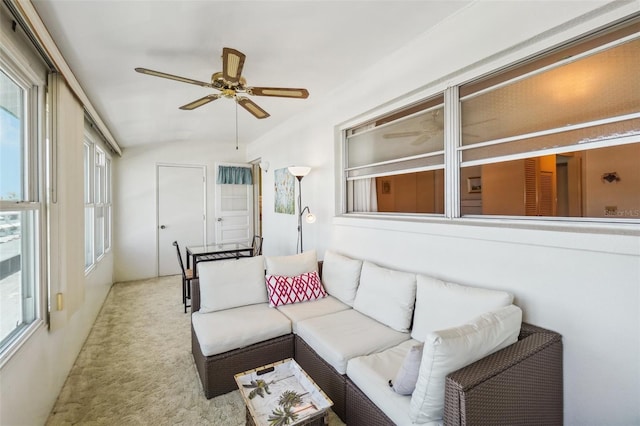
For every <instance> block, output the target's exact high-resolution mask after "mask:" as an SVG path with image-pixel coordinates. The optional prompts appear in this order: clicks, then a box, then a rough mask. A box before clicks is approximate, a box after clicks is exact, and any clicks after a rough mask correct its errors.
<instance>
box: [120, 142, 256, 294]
mask: <svg viewBox="0 0 640 426" xmlns="http://www.w3.org/2000/svg"><path fill="white" fill-rule="evenodd" d="M244 151H245V150H244V147H243V146H240V149H239V150H236V148H235V143H229V144H228V146H227V145H220V144H215V143H211V142H179V143H171V144H164V145H161V146H155V145H154V146H153V147H146V146H143V147H136V148H128V149H125V150H124V152H123V154H122V157H121V158H119V159H118V162H117V164H116V165H115V167H114V174H113V177H114V238H113V239H114V247H115V250H114V251H115V253H116V257H115V279H116V281H130V280H137V279H142V278H149V277H154V276H156V275H157V271H158V268H157V263H158V260H157V254H156V245H157V242H156V241H157V229H156V165H157V164H159V163H165V164H190V165H204V166H206V168H207V217H208V218H209V220H208V223H207V228H208V229H207V235H208V238H209V240H211V239H213V236H214V232H213V231H214V221H213V219H212V218H213V213H214V200H215V197H214V192H213V191H214V189H215V176H214V175H215V163H216V162H243V161H244Z"/></svg>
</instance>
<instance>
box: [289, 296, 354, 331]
mask: <svg viewBox="0 0 640 426" xmlns="http://www.w3.org/2000/svg"><path fill="white" fill-rule="evenodd" d="M346 309H351V308H350V307H349V306H348V305H345V304H344V303H342V302H341V301H339V300H338V299H336V298H335V297H333V296H331V295H329V296H327V297H324V298H322V299H317V300H312V301H309V302H300V303H293V304H290V305H282V306H278V310H279V311H280V312H282V313H283V314H285V315H286V316H287V317H288V318H289V319H290V320H291V329H292V330H293V332H294V333H298V323H299V322H300V321H303V320H306V319H308V318H313V317H319V316H321V315H327V314H332V313H334V312H340V311H344V310H346Z"/></svg>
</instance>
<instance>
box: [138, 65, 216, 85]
mask: <svg viewBox="0 0 640 426" xmlns="http://www.w3.org/2000/svg"><path fill="white" fill-rule="evenodd" d="M136 71H137V72H139V73H141V74H147V75H152V76H154V77H162V78H168V79H169V80H175V81H180V82H182V83H189V84H195V85H197V86H202V87H210V88H214V87H213V85H212V84H211V83H205V82H204V81H198V80H192V79H190V78H186V77H180V76H178V75H173V74H167V73H164V72H160V71H154V70H150V69H147V68H136Z"/></svg>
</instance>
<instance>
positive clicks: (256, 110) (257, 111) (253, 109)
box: [238, 98, 269, 118]
mask: <svg viewBox="0 0 640 426" xmlns="http://www.w3.org/2000/svg"><path fill="white" fill-rule="evenodd" d="M238 103H239V104H240V106H241V107H242V108H244V109H246V110H247V111H249V112H250V113H251V114H253V115H254V116H255V117H256V118H267V117H269V113H268V112H267V111H265V110H263V109H262V108H260V107H259V106H258V104H256V103H255V102H253V101H252V100H251V99H249V98H238Z"/></svg>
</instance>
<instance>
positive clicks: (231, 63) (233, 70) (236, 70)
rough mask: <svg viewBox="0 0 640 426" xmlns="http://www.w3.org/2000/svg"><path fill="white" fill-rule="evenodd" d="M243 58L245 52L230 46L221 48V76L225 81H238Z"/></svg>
mask: <svg viewBox="0 0 640 426" xmlns="http://www.w3.org/2000/svg"><path fill="white" fill-rule="evenodd" d="M245 58H246V56H245V54H244V53H242V52H240V51H238V50H235V49H231V48H230V47H225V48H223V49H222V76H223V77H224V79H225V80H226V81H228V82H229V83H240V77H241V76H242V67H243V66H244V60H245Z"/></svg>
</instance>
